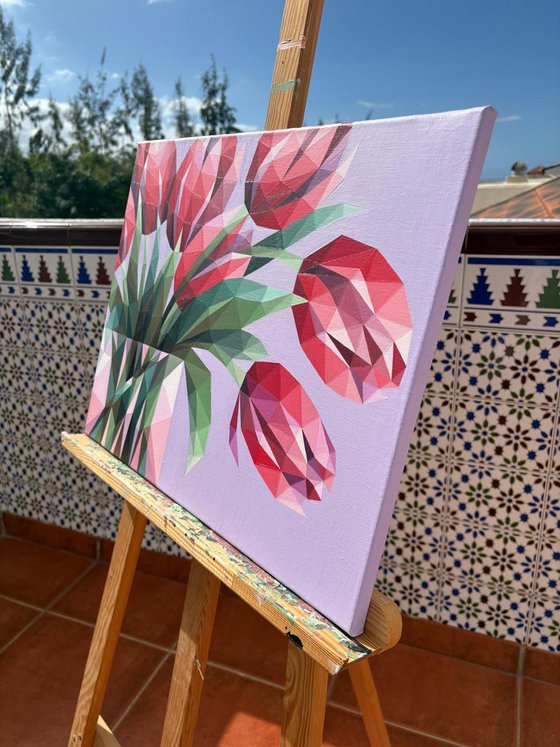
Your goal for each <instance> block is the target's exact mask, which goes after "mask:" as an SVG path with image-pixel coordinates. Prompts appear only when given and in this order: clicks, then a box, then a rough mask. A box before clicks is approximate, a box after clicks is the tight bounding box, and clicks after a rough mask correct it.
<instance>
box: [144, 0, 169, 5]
mask: <svg viewBox="0 0 560 747" xmlns="http://www.w3.org/2000/svg"><path fill="white" fill-rule="evenodd" d="M168 2H169V0H148V2H147V3H146V5H156V3H168Z"/></svg>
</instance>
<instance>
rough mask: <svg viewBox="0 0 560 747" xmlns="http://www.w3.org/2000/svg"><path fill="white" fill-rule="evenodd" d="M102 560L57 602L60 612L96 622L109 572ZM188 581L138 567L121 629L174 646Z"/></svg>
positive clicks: (147, 639)
mask: <svg viewBox="0 0 560 747" xmlns="http://www.w3.org/2000/svg"><path fill="white" fill-rule="evenodd" d="M107 568H108V567H107V566H106V565H105V564H100V565H98V566H97V567H96V568H94V569H93V570H92V571H91V573H88V575H87V576H86V577H85V578H83V579H82V580H81V581H80V583H79V584H77V585H76V586H75V587H74V588H73V589H72V590H71V591H70V592H69V593H68V594H66V595H65V596H64V597H62V599H61V600H60V601H59V602H58V603H57V604H56V606H55V609H56V611H57V612H62V613H64V614H65V615H70V616H71V617H76V618H78V619H79V620H85V621H86V622H95V620H96V618H97V611H98V609H99V603H100V601H101V595H102V593H103V585H104V583H105V577H106V575H107ZM185 590H186V586H185V584H180V583H178V582H177V581H169V580H168V579H165V578H160V577H158V576H152V575H150V574H148V573H142V572H141V571H137V572H136V574H135V576H134V581H133V584H132V589H131V592H130V597H129V600H128V604H127V608H126V615H125V618H124V622H123V628H122V632H123V633H126V634H128V635H132V636H135V637H136V638H140V639H142V640H145V641H149V642H150V643H157V644H158V645H160V646H166V647H169V646H172V645H173V644H174V643H175V641H176V639H177V637H178V635H179V627H180V625H181V615H182V614H183V605H184V603H185Z"/></svg>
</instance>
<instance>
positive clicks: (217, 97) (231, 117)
mask: <svg viewBox="0 0 560 747" xmlns="http://www.w3.org/2000/svg"><path fill="white" fill-rule="evenodd" d="M201 82H202V106H201V108H200V119H201V120H202V130H201V131H202V134H203V135H224V134H226V133H228V132H239V130H238V129H237V128H236V126H235V109H234V108H233V107H232V106H230V104H229V101H228V99H227V90H228V88H229V79H228V76H227V73H226V71H225V70H224V72H223V74H222V79H221V80H220V78H219V76H218V70H217V68H216V60H215V59H214V55H212V56H211V58H210V67H209V68H208V70H206V72H204V73H203V75H202V79H201Z"/></svg>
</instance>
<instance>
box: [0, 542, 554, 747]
mask: <svg viewBox="0 0 560 747" xmlns="http://www.w3.org/2000/svg"><path fill="white" fill-rule="evenodd" d="M106 571H107V565H106V563H104V562H100V561H95V560H93V559H92V558H91V557H89V558H88V557H85V556H84V555H83V554H82V555H80V554H74V553H71V552H66V551H63V550H59V549H55V548H52V547H48V546H45V545H42V544H36V543H33V542H29V541H25V540H22V539H18V538H14V537H3V538H0V745H2V747H20V746H21V747H51V746H52V747H60V746H61V745H65V744H66V743H67V739H68V735H69V730H70V726H71V721H72V715H73V710H74V707H75V703H76V698H77V694H78V690H79V686H80V682H81V676H82V671H83V667H84V663H85V659H86V655H87V651H88V647H89V643H90V639H91V635H92V626H93V622H94V619H95V615H96V610H97V606H98V604H99V600H100V595H101V591H102V585H103V581H104V578H105V574H106ZM184 593H185V585H184V582H179V581H176V580H171V579H170V578H164V577H161V576H156V575H152V574H150V573H146V572H137V575H136V578H135V581H134V586H133V590H132V594H131V599H130V602H129V606H128V610H127V616H126V619H125V623H124V626H123V633H122V636H121V640H120V643H119V647H118V650H117V655H116V661H115V666H114V669H113V674H112V677H111V681H110V684H109V689H108V693H107V697H106V702H105V705H104V708H103V711H102V713H103V716H104V718H105V720H106V721H107V723H109V724H110V725H111V727H112V728H113V729H114V732H115V735H116V736H117V738H118V739H119V740H120V742H121V744H122V745H123V747H127V746H130V747H148V746H149V745H159V736H160V734H161V727H162V720H163V714H164V707H165V700H166V697H167V691H168V688H169V682H170V675H171V667H172V663H173V647H174V645H175V640H176V635H177V631H178V628H179V621H180V616H181V610H182V605H183V599H184ZM405 632H406V627H405ZM476 638H478V639H480V640H481V642H482V648H481V650H480V651H478V652H475V654H474V655H472V652H471V653H470V654H469V655H466V654H465V650H464V649H465V643H464V640H463V639H459V638H457V641H458V643H457V645H458V647H459V648H461V651H459V649H457V650H458V653H457V654H455V653H454V650H453V645H451V644H449V643H448V644H446V645H448V646H451V648H450V649H449V650H448V651H445V647H444V646H443V647H442V646H441V645H440V647H439V650H438V651H437V652H435V651H433V650H429V649H430V648H433V646H430V645H427V646H426V647H422V648H420V647H419V645H410V640H411V636H410V635H405V638H404V640H405V641H408V643H406V642H405V643H400V644H399V645H398V646H397V647H396V648H395V649H393V650H392V651H390V652H388V653H386V654H383V655H382V656H380V657H379V658H378V659H376V660H374V661H373V663H372V666H373V671H374V674H375V678H376V682H377V685H378V689H379V694H380V698H381V703H382V706H383V709H384V713H385V716H386V719H387V722H388V723H389V732H390V736H391V741H392V745H393V747H412V746H415V747H442V745H455V746H456V747H457V746H458V745H469V747H478V746H480V747H486V746H488V747H501V746H502V745H503V746H504V747H506V746H507V747H510V746H512V745H524V746H525V747H547V746H548V745H551V746H552V745H560V678H558V679H557V680H556V675H555V676H554V677H550V676H549V672H548V670H547V671H544V670H543V666H540V665H539V661H540V660H539V659H538V657H535V658H534V659H533V658H531V662H532V663H531V666H530V668H529V670H528V671H529V674H530V675H531V676H530V677H529V676H518V675H517V674H516V672H517V671H518V669H517V667H518V665H517V658H516V657H517V647H515V646H514V644H504V646H503V647H502V648H501V649H500V657H501V660H500V662H498V664H497V663H496V661H494V659H492V663H493V666H487V665H485V664H486V663H487V659H488V657H487V656H486V654H485V643H484V640H485V639H482V636H477V637H476ZM421 639H422V635H420V636H416V638H415V639H414V640H415V641H416V643H417V644H418V641H419V640H420V641H421ZM450 640H451V641H452V640H453V638H451V639H450ZM469 640H470V639H469ZM422 645H423V644H422ZM469 645H470V644H469ZM286 646H287V641H286V639H285V638H284V637H283V636H282V635H281V634H280V633H279V632H277V631H276V630H274V629H273V628H272V627H271V626H270V625H268V624H267V623H265V622H263V621H262V619H261V618H260V617H259V616H258V615H257V614H256V613H254V612H253V611H251V610H250V609H249V608H248V607H247V606H246V605H245V604H244V603H242V602H241V601H240V600H238V599H237V598H235V597H233V596H231V595H230V594H229V593H227V594H223V595H222V596H221V599H220V605H219V610H218V615H217V621H216V628H215V631H214V638H213V643H212V648H211V651H210V662H209V667H208V671H207V675H206V682H205V687H204V696H203V700H202V705H201V710H200V717H199V722H198V730H197V736H196V741H195V744H196V745H197V747H210V746H212V747H218V746H219V747H241V746H243V747H268V745H276V744H278V738H279V723H280V718H281V709H282V689H281V688H282V681H283V677H284V666H285V656H286ZM467 648H468V646H467ZM467 653H468V652H467ZM458 656H460V657H461V658H457V657H458ZM493 656H494V654H493ZM494 658H495V657H494ZM527 661H528V662H529V660H528V659H527ZM545 669H546V667H545ZM547 680H548V681H547ZM367 744H368V742H367V738H366V735H365V731H364V728H363V726H362V722H361V719H360V716H359V715H358V713H357V708H356V702H355V700H354V697H353V694H352V691H351V689H350V685H349V680H348V679H347V675H346V674H345V673H343V674H342V675H340V676H339V677H337V678H335V679H334V680H332V682H331V686H330V698H329V705H328V708H327V715H326V722H325V733H324V745H328V746H329V747H362V746H363V747H366V745H367Z"/></svg>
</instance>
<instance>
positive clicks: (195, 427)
mask: <svg viewBox="0 0 560 747" xmlns="http://www.w3.org/2000/svg"><path fill="white" fill-rule="evenodd" d="M184 366H185V376H186V379H187V397H188V403H189V443H188V453H187V466H186V470H185V474H186V473H187V472H190V470H191V469H192V468H193V467H194V466H195V464H197V462H199V461H200V459H202V457H203V456H204V451H205V449H206V442H207V440H208V434H209V432H210V420H211V409H210V408H211V376H210V371H209V370H208V369H207V368H206V366H205V365H204V363H203V362H202V361H201V360H200V358H199V357H198V355H197V354H196V353H195V352H194V350H189V351H188V353H187V354H186V355H185V357H184Z"/></svg>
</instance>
